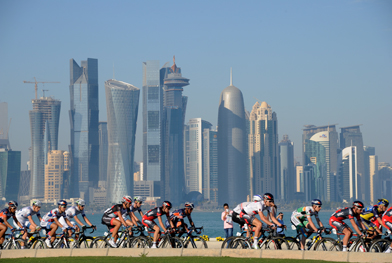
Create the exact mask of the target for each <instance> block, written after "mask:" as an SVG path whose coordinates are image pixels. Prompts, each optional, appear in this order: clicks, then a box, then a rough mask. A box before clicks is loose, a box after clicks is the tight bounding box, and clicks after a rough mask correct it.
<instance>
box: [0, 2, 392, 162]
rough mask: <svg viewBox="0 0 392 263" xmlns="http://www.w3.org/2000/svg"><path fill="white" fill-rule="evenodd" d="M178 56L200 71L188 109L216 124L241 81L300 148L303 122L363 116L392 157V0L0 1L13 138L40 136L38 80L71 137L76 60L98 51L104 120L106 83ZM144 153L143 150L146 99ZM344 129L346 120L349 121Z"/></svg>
mask: <svg viewBox="0 0 392 263" xmlns="http://www.w3.org/2000/svg"><path fill="white" fill-rule="evenodd" d="M173 55H175V56H176V62H177V65H178V66H179V67H181V68H182V73H183V76H184V77H187V78H189V79H190V85H189V86H187V87H185V90H184V95H187V96H189V100H188V108H187V115H186V119H187V120H189V119H190V118H196V117H200V118H203V119H205V120H207V121H210V122H211V123H212V124H213V125H216V124H217V115H218V104H219V96H220V93H221V91H222V90H223V89H224V88H225V87H226V86H228V85H229V74H230V67H232V68H233V84H234V85H235V86H237V87H238V88H239V89H241V91H242V92H243V95H244V100H245V105H246V108H247V109H248V110H251V108H252V106H253V104H254V103H255V102H256V98H257V99H258V100H261V101H266V102H267V103H268V104H270V105H271V107H272V109H273V110H274V111H275V112H276V113H277V116H278V125H279V128H278V132H279V138H280V139H281V138H282V136H283V134H288V135H289V138H290V139H291V140H292V141H294V144H295V146H294V147H295V156H296V157H298V160H300V158H301V136H302V128H303V125H305V124H314V125H327V124H338V127H344V126H350V125H356V124H363V125H362V126H361V130H362V133H363V137H364V145H369V146H375V147H376V153H377V155H378V156H379V161H386V162H391V163H392V150H391V146H392V145H391V143H390V138H389V137H390V131H391V130H392V121H391V117H390V114H391V112H392V111H391V105H392V104H391V102H390V100H391V99H392V82H391V76H392V1H354V0H349V1H203V0H202V1H5V0H2V1H0V89H1V92H0V101H2V102H4V101H5V102H8V103H9V117H10V118H12V124H11V128H10V139H11V144H12V147H13V149H14V150H21V151H22V161H23V163H22V168H24V167H23V166H24V165H25V163H26V161H27V159H28V151H27V149H28V147H29V146H30V145H31V137H30V123H29V118H28V111H29V110H30V109H31V108H32V105H31V99H32V98H33V97H34V85H31V84H23V80H30V81H31V80H33V77H36V78H37V80H38V81H60V82H61V83H60V84H45V86H42V85H41V86H40V87H39V90H40V94H42V92H41V89H49V90H50V91H49V92H48V93H47V94H48V95H51V96H54V97H55V98H57V99H60V100H61V101H62V110H61V117H60V134H59V148H60V149H61V150H67V149H68V146H67V145H68V144H69V141H70V136H69V117H68V110H69V108H70V105H69V104H70V102H69V59H71V58H74V59H75V60H76V61H77V62H78V63H80V61H81V60H85V59H86V58H88V57H90V58H97V59H98V65H99V90H100V92H99V96H100V98H99V100H100V101H99V103H100V120H101V121H105V120H106V103H105V93H104V82H105V81H106V80H108V79H110V78H112V77H113V65H114V68H115V77H116V79H118V80H122V81H125V82H129V83H131V84H133V85H135V86H136V87H138V88H141V87H142V62H143V61H147V60H160V62H161V65H163V64H164V63H165V62H167V61H169V62H170V63H172V56H173ZM139 106H140V107H139V119H138V133H137V137H136V141H137V144H136V153H135V160H136V161H141V160H142V149H141V146H142V133H141V128H142V118H141V112H142V107H141V97H140V105H139ZM339 132H340V129H339Z"/></svg>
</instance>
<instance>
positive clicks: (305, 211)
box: [292, 206, 318, 220]
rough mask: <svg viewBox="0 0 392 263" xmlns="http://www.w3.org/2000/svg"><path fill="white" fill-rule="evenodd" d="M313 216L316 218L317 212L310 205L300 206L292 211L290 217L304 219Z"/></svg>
mask: <svg viewBox="0 0 392 263" xmlns="http://www.w3.org/2000/svg"><path fill="white" fill-rule="evenodd" d="M311 216H315V217H316V218H318V213H317V212H316V211H314V209H313V207H311V206H304V207H300V208H298V209H297V210H294V211H293V214H292V217H296V218H298V219H300V220H306V218H307V217H311Z"/></svg>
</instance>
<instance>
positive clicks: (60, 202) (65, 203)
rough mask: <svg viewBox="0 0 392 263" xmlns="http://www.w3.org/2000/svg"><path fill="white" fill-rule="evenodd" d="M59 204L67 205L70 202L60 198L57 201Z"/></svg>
mask: <svg viewBox="0 0 392 263" xmlns="http://www.w3.org/2000/svg"><path fill="white" fill-rule="evenodd" d="M57 205H61V206H67V205H68V203H67V201H65V200H60V201H59V202H58V203H57Z"/></svg>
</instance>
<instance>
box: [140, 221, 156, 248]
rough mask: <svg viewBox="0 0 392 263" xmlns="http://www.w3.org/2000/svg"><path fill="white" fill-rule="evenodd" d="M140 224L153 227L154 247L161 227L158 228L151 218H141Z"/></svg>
mask: <svg viewBox="0 0 392 263" xmlns="http://www.w3.org/2000/svg"><path fill="white" fill-rule="evenodd" d="M142 224H143V225H145V226H146V227H149V228H151V229H154V237H153V247H156V244H157V241H158V239H159V237H160V236H161V229H160V228H159V226H157V224H155V222H154V221H153V220H147V219H143V220H142Z"/></svg>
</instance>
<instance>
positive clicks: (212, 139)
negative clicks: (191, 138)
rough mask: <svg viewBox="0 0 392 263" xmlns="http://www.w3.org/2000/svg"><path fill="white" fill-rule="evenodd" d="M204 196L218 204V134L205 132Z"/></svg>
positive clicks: (207, 130)
mask: <svg viewBox="0 0 392 263" xmlns="http://www.w3.org/2000/svg"><path fill="white" fill-rule="evenodd" d="M203 174H204V177H203V196H204V199H207V200H210V201H211V202H213V203H215V204H217V203H218V132H217V131H212V130H210V129H205V130H204V131H203Z"/></svg>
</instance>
